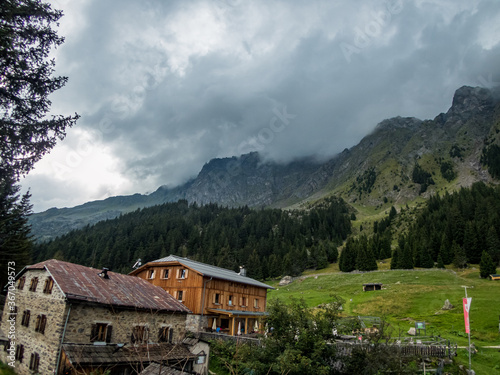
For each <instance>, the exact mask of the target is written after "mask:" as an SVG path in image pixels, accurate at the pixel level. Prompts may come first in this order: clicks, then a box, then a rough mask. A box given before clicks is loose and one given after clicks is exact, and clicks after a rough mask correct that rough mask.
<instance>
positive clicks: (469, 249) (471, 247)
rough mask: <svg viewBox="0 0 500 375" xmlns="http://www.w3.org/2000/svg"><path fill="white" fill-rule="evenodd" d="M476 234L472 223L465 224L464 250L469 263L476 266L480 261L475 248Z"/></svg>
mask: <svg viewBox="0 0 500 375" xmlns="http://www.w3.org/2000/svg"><path fill="white" fill-rule="evenodd" d="M477 243H478V241H477V233H476V226H475V225H474V223H473V222H472V221H469V222H467V224H466V225H465V234H464V246H463V247H464V250H465V255H466V256H467V260H468V261H469V263H473V264H478V263H479V260H480V252H479V249H478V247H477Z"/></svg>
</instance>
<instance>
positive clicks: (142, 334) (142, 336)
mask: <svg viewBox="0 0 500 375" xmlns="http://www.w3.org/2000/svg"><path fill="white" fill-rule="evenodd" d="M148 339H149V328H148V327H147V326H135V327H134V328H133V329H132V337H131V341H132V344H145V343H147V342H148Z"/></svg>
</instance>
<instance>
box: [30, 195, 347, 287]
mask: <svg viewBox="0 0 500 375" xmlns="http://www.w3.org/2000/svg"><path fill="white" fill-rule="evenodd" d="M350 217H351V213H350V211H349V206H348V205H347V204H346V203H345V202H344V201H343V200H341V199H337V198H329V199H327V200H326V201H325V202H324V203H322V204H321V205H319V206H316V207H315V208H313V209H310V210H308V211H284V210H279V209H262V210H252V209H249V208H248V207H240V208H225V207H221V206H218V205H216V204H208V205H204V206H198V205H196V204H191V205H190V204H188V202H187V201H185V200H180V201H178V202H176V203H166V204H163V205H159V206H154V207H150V208H145V209H141V210H137V211H135V212H132V213H129V214H126V215H123V216H120V217H119V218H117V219H113V220H107V221H103V222H100V223H97V224H96V225H94V226H92V227H86V228H84V229H81V230H77V231H73V232H70V233H68V234H66V235H64V236H61V237H59V238H57V239H55V240H53V241H51V242H47V243H41V244H37V245H36V246H35V249H34V260H35V261H42V260H45V259H50V258H57V259H62V260H66V261H69V262H74V263H78V264H82V265H86V266H92V267H96V268H100V267H108V268H110V269H112V270H114V271H117V272H123V273H128V272H130V271H131V270H132V265H133V264H134V263H135V261H136V260H137V259H139V258H141V259H142V262H143V263H145V262H148V261H152V260H155V259H159V258H162V257H165V256H168V255H169V254H175V255H180V256H185V257H189V258H191V259H194V260H198V261H201V262H204V263H208V264H213V265H216V266H219V267H224V268H228V269H232V270H235V271H236V270H238V268H239V266H241V265H244V266H245V267H246V268H247V274H248V276H250V277H253V278H257V279H265V278H268V277H276V276H280V275H283V274H287V275H298V274H300V273H301V272H302V271H304V270H305V269H306V268H323V267H326V266H327V265H328V263H331V262H335V261H337V257H338V253H337V247H338V246H339V245H341V244H342V242H343V241H344V240H345V239H346V238H347V236H348V235H349V234H350V233H351V222H350Z"/></svg>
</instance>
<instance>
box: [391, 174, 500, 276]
mask: <svg viewBox="0 0 500 375" xmlns="http://www.w3.org/2000/svg"><path fill="white" fill-rule="evenodd" d="M499 216H500V186H496V187H489V186H487V185H485V184H484V183H482V182H477V183H475V184H473V185H472V187H471V188H461V189H460V190H459V191H458V192H456V193H453V194H448V193H446V194H445V195H444V196H440V195H435V196H432V197H430V198H429V200H428V201H427V204H426V206H425V208H424V209H423V210H421V211H420V212H419V213H418V215H417V217H416V219H415V222H414V223H413V225H412V226H411V227H410V229H409V231H408V233H406V234H405V235H402V236H400V237H399V240H398V246H397V247H396V249H395V250H394V253H393V257H392V262H391V268H393V269H395V268H398V269H409V268H413V267H424V268H430V267H433V266H434V262H436V263H437V265H438V266H443V265H447V264H453V265H454V266H456V267H465V266H466V265H467V264H479V263H480V261H481V257H482V255H483V251H486V253H487V254H488V255H489V256H490V257H491V259H492V260H493V262H494V264H498V263H499V261H500V220H499V219H500V217H499Z"/></svg>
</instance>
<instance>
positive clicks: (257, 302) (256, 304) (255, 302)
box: [253, 298, 259, 309]
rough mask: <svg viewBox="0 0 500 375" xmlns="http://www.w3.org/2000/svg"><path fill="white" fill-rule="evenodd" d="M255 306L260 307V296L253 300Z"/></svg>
mask: <svg viewBox="0 0 500 375" xmlns="http://www.w3.org/2000/svg"><path fill="white" fill-rule="evenodd" d="M253 307H255V308H256V309H258V308H259V299H258V298H255V299H254V300H253Z"/></svg>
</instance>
